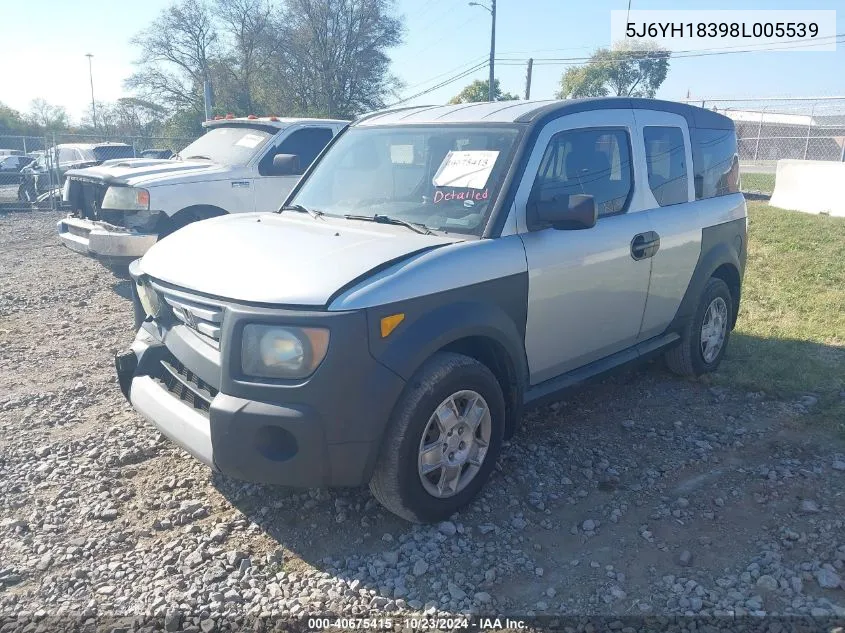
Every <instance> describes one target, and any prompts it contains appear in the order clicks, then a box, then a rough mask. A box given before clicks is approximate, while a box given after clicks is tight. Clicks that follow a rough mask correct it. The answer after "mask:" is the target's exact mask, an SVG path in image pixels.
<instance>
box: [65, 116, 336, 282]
mask: <svg viewBox="0 0 845 633" xmlns="http://www.w3.org/2000/svg"><path fill="white" fill-rule="evenodd" d="M346 125H347V122H346V121H339V120H331V119H290V118H280V117H255V116H250V117H243V118H231V117H230V118H225V119H219V120H214V121H206V122H205V123H204V124H203V126H204V127H206V128H207V130H208V131H207V132H206V133H205V134H204V135H203V136H201V137H200V138H198V139H197V140H196V141H194V142H193V143H191V144H190V145H188V146H187V147H186V148H185V149H183V150H182V151H181V152H179V153H178V154H177V155H176V156H174V157H173V158H171V159H167V160H156V159H145V158H133V159H122V160H111V161H106V162H105V163H103V164H102V165H100V166H98V167H90V168H87V169H77V170H72V171H69V172H68V173H67V179H66V180H65V185H64V189H63V195H62V198H63V201H64V203H65V205H66V206H67V207H69V208H70V211H71V212H70V214H69V215H68V217H66V218H64V219H62V220H60V221H59V223H58V230H59V237H60V238H61V240H62V242H63V243H64V245H65V246H67V247H69V248H71V249H73V250H75V251H78V252H80V253H84V254H86V255H93V256H95V257H97V258H98V259H100V260H102V261H103V262H104V263H107V264H117V265H122V264H128V263H129V262H130V261H131V260H133V259H136V258H138V257H140V256H142V255H143V254H144V253H145V252H146V251H147V249H148V248H149V247H150V246H152V245H153V244H155V242H156V241H158V240H159V239H160V238H162V237H164V236H166V235H169V234H170V233H173V232H174V231H176V230H177V229H179V228H181V227H183V226H185V225H186V224H189V223H191V222H195V221H197V220H204V219H207V218H212V217H215V216H219V215H225V214H227V213H242V212H250V211H275V210H277V209H278V208H279V206H280V205H281V204H282V202H283V201H284V200H285V198H286V197H287V195H288V193H289V192H290V190H291V189H292V188H293V186H294V184H296V181H297V180H298V179H299V177H300V175H301V174H302V173H303V172H304V171H305V170H306V169H307V168H308V166H309V165H310V164H311V162H312V161H313V160H314V159H315V158H316V157H317V156H318V155H319V154H320V152H322V151H323V148H324V147H325V146H326V145H327V144H328V143H329V141H331V140H332V138H334V137H335V136H336V135H337V133H338V132H340V131H341V130H342V129H343V128H344V127H345V126H346Z"/></svg>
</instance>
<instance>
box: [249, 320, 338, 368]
mask: <svg viewBox="0 0 845 633" xmlns="http://www.w3.org/2000/svg"><path fill="white" fill-rule="evenodd" d="M328 348H329V331H328V330H326V329H324V328H314V327H290V326H287V327H280V326H275V325H258V324H250V325H247V326H246V327H245V328H244V334H243V343H242V345H241V366H242V368H243V372H244V373H245V374H247V375H249V376H256V377H259V378H292V379H296V378H305V377H307V376H310V375H311V374H312V373H314V370H315V369H317V367H318V366H319V365H320V363H321V362H323V359H324V358H325V357H326V351H327V350H328Z"/></svg>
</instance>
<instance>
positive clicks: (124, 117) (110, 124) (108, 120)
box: [79, 97, 166, 137]
mask: <svg viewBox="0 0 845 633" xmlns="http://www.w3.org/2000/svg"><path fill="white" fill-rule="evenodd" d="M165 117H166V112H165V109H164V108H162V107H161V106H158V105H156V104H154V103H151V102H149V101H145V100H143V99H137V98H135V97H123V98H121V99H118V100H117V101H115V102H113V103H110V102H105V101H98V102H97V124H96V125H94V120H93V117H92V116H91V109H90V108H89V109H88V111H87V113H86V114H85V116H83V117H82V122H81V125H80V126H79V133H81V134H97V135H101V136H127V137H128V136H138V137H151V136H157V135H160V134H161V129H162V126H163V124H164V119H165Z"/></svg>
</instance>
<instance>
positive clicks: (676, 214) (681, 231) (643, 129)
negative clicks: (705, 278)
mask: <svg viewBox="0 0 845 633" xmlns="http://www.w3.org/2000/svg"><path fill="white" fill-rule="evenodd" d="M634 118H635V119H636V123H637V131H636V142H637V144H638V145H639V146H640V147H641V148H642V150H643V154H644V156H645V172H646V173H645V176H646V177H645V179H644V180H645V182H644V186H643V187H642V190H643V191H642V193H643V196H644V198H645V200H646V205H647V207H648V212H647V213H648V215H649V217H650V219H651V224H652V227H653V229H654V231H655V232H656V233H657V235H658V237H659V239H660V248H659V249H658V250H657V253H656V254H655V255H654V257H653V258H652V262H651V266H652V272H651V285H650V288H649V293H648V301H647V303H646V308H645V313H644V314H643V326H642V331H641V332H640V336H639V338H640V339H641V340H645V339H648V338H651V337H652V336H656V335H658V334H661V333H662V332H663V331H664V330H665V329H666V328H667V327H668V326H669V324H670V323H671V322H672V319H673V318H674V317H675V313H676V312H677V311H678V306H679V305H680V303H681V299H682V298H683V296H684V292H686V289H687V286H688V285H689V282H690V279H691V277H692V273H693V270H695V265H696V263H697V262H698V256H699V252H700V251H701V220H700V218H699V209H698V205H697V204H696V203H695V191H694V187H693V178H692V173H693V169H692V151H691V146H690V135H689V129H688V127H687V123H686V119H685V118H684V117H683V116H681V115H678V114H671V113H668V112H657V111H653V110H634Z"/></svg>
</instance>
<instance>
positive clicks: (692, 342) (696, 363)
mask: <svg viewBox="0 0 845 633" xmlns="http://www.w3.org/2000/svg"><path fill="white" fill-rule="evenodd" d="M718 297H721V298H722V299H723V300H724V302H725V304H726V305H727V308H728V322H727V329H726V331H725V340H724V342H723V343H722V348H721V349H720V350H719V353H718V354H717V355H716V357H715V358H714V359H713V360H712V361H710V362H707V361H705V360H704V355H703V354H702V351H701V326H702V325H703V323H704V316H705V314H706V312H707V308H708V307H709V306H710V304H711V303H712V302H713V301H714V300H715V299H716V298H718ZM733 314H734V303H733V297H732V296H731V291H730V289H729V288H728V285H727V284H726V283H725V282H724V281H722V280H721V279H718V278H716V277H711V278H710V279H709V280H708V281H707V284H706V285H705V286H704V292H702V293H701V299H699V301H698V306H696V308H695V314H694V315H693V317H692V319H690V321H689V322H688V323H687V325H686V327H685V328H684V331H683V332H682V333H681V342H680V344H679V345H677V346H676V347H673V348H672V349H670V350H669V351H668V352H666V365H667V366H668V367H669V369H670V370H671V371H672V372H673V373H675V374H678V375H679V376H700V375H702V374H707V373H710V372H712V371H716V369H717V368H718V367H719V363H721V362H722V357H723V356H724V355H725V350H726V349H727V347H728V342H729V341H730V336H731V325H732V323H733V319H732V318H731V316H732V315H733Z"/></svg>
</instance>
